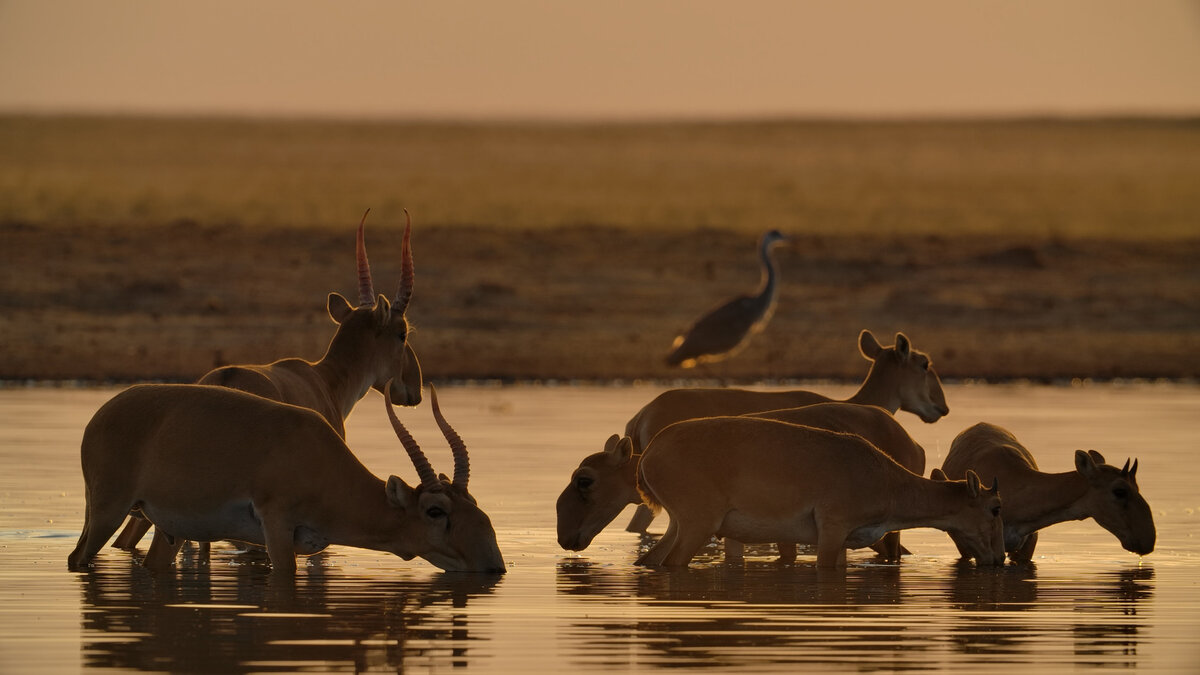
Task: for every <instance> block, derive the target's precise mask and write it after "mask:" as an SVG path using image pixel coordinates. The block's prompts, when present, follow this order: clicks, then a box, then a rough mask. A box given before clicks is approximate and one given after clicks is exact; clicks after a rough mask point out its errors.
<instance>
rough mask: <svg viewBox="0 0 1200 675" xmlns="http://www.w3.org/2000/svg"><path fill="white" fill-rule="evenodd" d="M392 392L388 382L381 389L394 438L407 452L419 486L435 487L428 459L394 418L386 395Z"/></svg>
mask: <svg viewBox="0 0 1200 675" xmlns="http://www.w3.org/2000/svg"><path fill="white" fill-rule="evenodd" d="M391 390H392V383H391V382H390V381H389V382H388V384H387V386H386V387H384V388H383V402H384V404H385V405H386V406H387V414H388V419H390V420H391V421H392V428H393V429H395V430H396V436H397V437H398V438H399V439H400V445H403V446H404V450H405V451H406V452H408V458H409V459H411V460H412V463H413V466H414V467H416V469H417V477H418V478H420V479H421V485H424V486H425V487H432V486H434V485H437V483H438V479H437V474H436V473H434V471H433V467H432V466H431V465H430V464H429V459H428V458H426V457H425V453H424V452H421V446H419V445H417V442H416V441H415V440H413V437H412V434H410V433H408V429H405V428H404V424H403V423H401V422H400V418H399V417H396V410H395V409H394V408H392V397H391V396H390V395H389V394H388V392H390V391H391Z"/></svg>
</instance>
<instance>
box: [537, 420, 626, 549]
mask: <svg viewBox="0 0 1200 675" xmlns="http://www.w3.org/2000/svg"><path fill="white" fill-rule="evenodd" d="M636 468H637V460H636V459H634V458H633V440H632V439H630V438H629V437H628V436H626V437H624V438H622V437H620V436H617V435H616V434H613V435H612V436H611V437H609V439H608V442H607V443H605V444H604V450H603V451H601V452H597V453H595V454H592V455H588V456H587V457H585V458H584V459H583V461H582V462H580V464H579V468H577V469H575V472H574V473H573V474H571V482H570V483H569V484H567V487H566V488H564V489H563V491H562V494H560V495H559V496H558V503H557V505H556V510H557V511H558V545H559V546H561V547H563V548H564V549H566V550H568V551H582V550H583V549H585V548H587V547H588V545H589V544H591V543H592V539H594V538H595V537H596V535H597V534H599V532H600V530H602V529H604V527H605V526H606V525H608V524H609V523H611V522H612V521H613V519H614V518H616V517H617V516H618V515H620V513H621V511H622V510H624V508H625V506H626V505H627V504H631V503H637V502H639V501H641V497H640V496H639V495H638V492H637V488H636V480H634V479H633V472H634V470H635V469H636Z"/></svg>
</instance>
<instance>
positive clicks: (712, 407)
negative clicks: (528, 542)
mask: <svg viewBox="0 0 1200 675" xmlns="http://www.w3.org/2000/svg"><path fill="white" fill-rule="evenodd" d="M858 348H859V351H860V352H861V353H862V355H863V358H865V359H867V360H868V361H870V362H871V368H870V370H869V371H868V372H867V377H866V379H865V380H863V383H862V385H861V386H860V387H859V388H858V391H857V392H855V393H854V395H853V396H851V397H850V398H848V399H846V400H845V403H858V404H860V405H873V406H878V407H880V408H883V409H884V410H886V411H888V412H889V413H892V414H895V413H896V412H897V411H898V410H905V411H908V412H911V413H913V414H914V415H916V416H918V417H920V418H921V420H922V421H924V422H928V423H933V422H936V421H938V420H939V419H941V418H942V417H943V416H945V415H947V414H949V412H950V408H949V406H947V405H946V395H945V393H944V392H943V391H942V381H941V380H940V379H939V378H938V375H937V371H935V370H934V369H933V363H932V361H931V360H930V358H929V356H928V355H926V354H924V353H922V352H920V351H917V350H916V349H915V348H913V346H912V342H911V341H910V340H909V339H908V337H907V336H905V335H904V333H896V342H895V344H894V345H892V346H890V347H884V346H882V345H880V344H879V341H878V340H876V339H875V336H874V335H873V334H872V333H871V331H869V330H864V331H862V332H861V333H859V336H858ZM832 400H833V399H831V398H829V397H828V396H823V395H821V394H818V393H816V392H812V391H806V390H803V389H795V390H789V391H754V390H748V389H724V388H720V389H715V388H685V389H671V390H669V391H665V392H663V393H661V394H659V395H658V396H657V397H656V398H655V399H654V400H652V401H650V402H649V403H647V404H646V405H645V406H644V407H642V409H641V410H639V411H638V412H637V413H636V414H635V415H634V416H633V417H632V418H631V419H630V420H629V423H628V424H626V425H625V435H626V436H628V437H629V438H630V439H631V440H632V442H633V452H634V453H635V454H636V453H640V452H641V451H642V450H643V449H644V448H645V447H646V446H647V445H649V443H650V440H651V439H652V438H654V436H655V435H656V434H658V432H659V431H662V430H663V429H664V428H666V427H667V426H668V425H671V424H674V423H675V422H679V421H682V420H688V419H697V418H700V417H718V416H722V415H745V414H748V413H755V412H764V411H767V410H782V409H785V408H798V407H801V406H806V405H812V404H814V403H825V402H829V401H832ZM653 520H654V514H653V513H652V512H651V511H649V510H648V509H645V508H641V507H639V508H638V510H637V513H636V514H635V515H634V517H633V519H632V520H631V521H630V523H629V525H627V526H626V528H625V529H626V530H628V531H630V532H645V531H646V528H647V527H649V526H650V523H651V522H652V521H653Z"/></svg>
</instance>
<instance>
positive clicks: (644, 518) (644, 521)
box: [625, 504, 654, 534]
mask: <svg viewBox="0 0 1200 675" xmlns="http://www.w3.org/2000/svg"><path fill="white" fill-rule="evenodd" d="M653 521H654V511H652V510H650V507H649V506H646V505H645V504H638V505H637V511H635V512H634V513H633V518H631V519H630V520H629V524H628V525H626V526H625V531H626V532H637V533H638V534H645V533H646V529H647V528H648V527H650V523H651V522H653Z"/></svg>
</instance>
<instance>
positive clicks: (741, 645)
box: [557, 555, 1154, 670]
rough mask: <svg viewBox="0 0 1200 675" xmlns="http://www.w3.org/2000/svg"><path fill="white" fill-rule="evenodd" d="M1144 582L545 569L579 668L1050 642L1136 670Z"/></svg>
mask: <svg viewBox="0 0 1200 675" xmlns="http://www.w3.org/2000/svg"><path fill="white" fill-rule="evenodd" d="M714 557H715V555H714ZM933 566H936V569H932V567H933ZM1153 577H1154V572H1153V570H1152V569H1151V568H1147V567H1135V568H1131V569H1126V570H1122V571H1120V572H1115V573H1105V574H1092V575H1087V576H1086V577H1084V578H1082V579H1071V580H1069V581H1068V580H1064V579H1062V578H1053V577H1048V578H1039V577H1038V573H1037V568H1036V566H1035V565H1020V566H1015V565H1010V566H1007V567H1003V568H978V567H975V566H970V565H965V566H964V565H957V564H951V565H941V564H940V563H929V564H916V565H866V566H858V565H856V566H854V567H853V568H851V569H850V570H848V571H847V573H846V574H845V575H840V574H827V573H824V572H823V571H822V570H820V569H819V568H815V567H812V566H797V567H780V566H778V565H776V564H774V563H772V562H765V561H748V562H746V563H745V564H742V565H728V564H727V565H719V564H718V565H711V566H704V567H694V568H686V569H675V570H666V571H663V570H648V569H637V570H632V571H631V570H628V569H624V568H622V569H609V568H606V567H602V566H599V565H594V564H592V563H590V562H589V561H587V560H581V559H573V560H569V561H563V562H561V563H560V564H559V566H558V570H557V589H558V593H559V594H560V595H563V596H572V597H577V598H579V599H580V601H586V602H587V603H588V604H587V612H586V617H587V618H584V619H577V620H575V621H572V622H571V624H570V625H569V626H567V627H565V628H564V631H565V632H566V633H567V637H568V638H569V639H570V641H571V642H572V643H573V644H574V645H576V647H575V652H576V654H577V655H579V656H581V657H584V658H586V663H588V664H589V665H594V664H599V665H606V666H610V667H618V666H620V667H629V666H631V665H636V666H670V667H680V666H690V665H694V666H707V667H714V666H716V667H720V666H723V665H724V666H738V667H743V668H744V667H747V666H751V667H753V666H754V665H760V666H767V665H771V666H776V667H777V666H778V665H780V664H807V665H810V666H811V665H825V666H828V667H834V666H839V667H841V666H844V665H845V664H846V663H854V664H855V665H856V667H858V668H860V669H862V670H896V669H905V668H909V667H912V668H918V667H927V666H928V665H929V664H930V663H943V664H954V663H956V662H957V659H958V658H960V657H961V658H964V659H967V660H964V661H963V663H967V662H968V660H969V658H970V655H972V654H978V653H980V652H986V653H991V654H996V655H1006V654H1007V655H1010V656H1014V657H1020V658H1021V659H1022V660H1024V659H1026V658H1032V657H1033V656H1035V654H1034V650H1036V649H1038V645H1044V644H1047V642H1048V641H1052V642H1061V641H1062V638H1063V635H1064V633H1066V634H1067V635H1069V640H1070V641H1071V643H1073V644H1074V645H1075V654H1076V655H1078V656H1079V657H1080V658H1083V659H1084V661H1083V662H1089V663H1097V664H1101V663H1102V664H1104V665H1113V664H1122V663H1124V664H1129V665H1133V664H1136V663H1137V660H1136V654H1137V649H1138V643H1139V625H1140V623H1141V621H1140V620H1139V619H1138V618H1136V617H1137V614H1138V605H1139V603H1140V602H1141V601H1142V600H1145V599H1147V598H1149V597H1151V595H1152V592H1153V590H1152V589H1153V584H1152V581H1153ZM605 607H611V611H605V609H604V608H605ZM1064 608H1066V609H1068V610H1069V612H1068V614H1069V615H1070V616H1071V617H1072V618H1071V620H1069V621H1066V622H1064V620H1063V611H1062V610H1063V609H1064Z"/></svg>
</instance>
